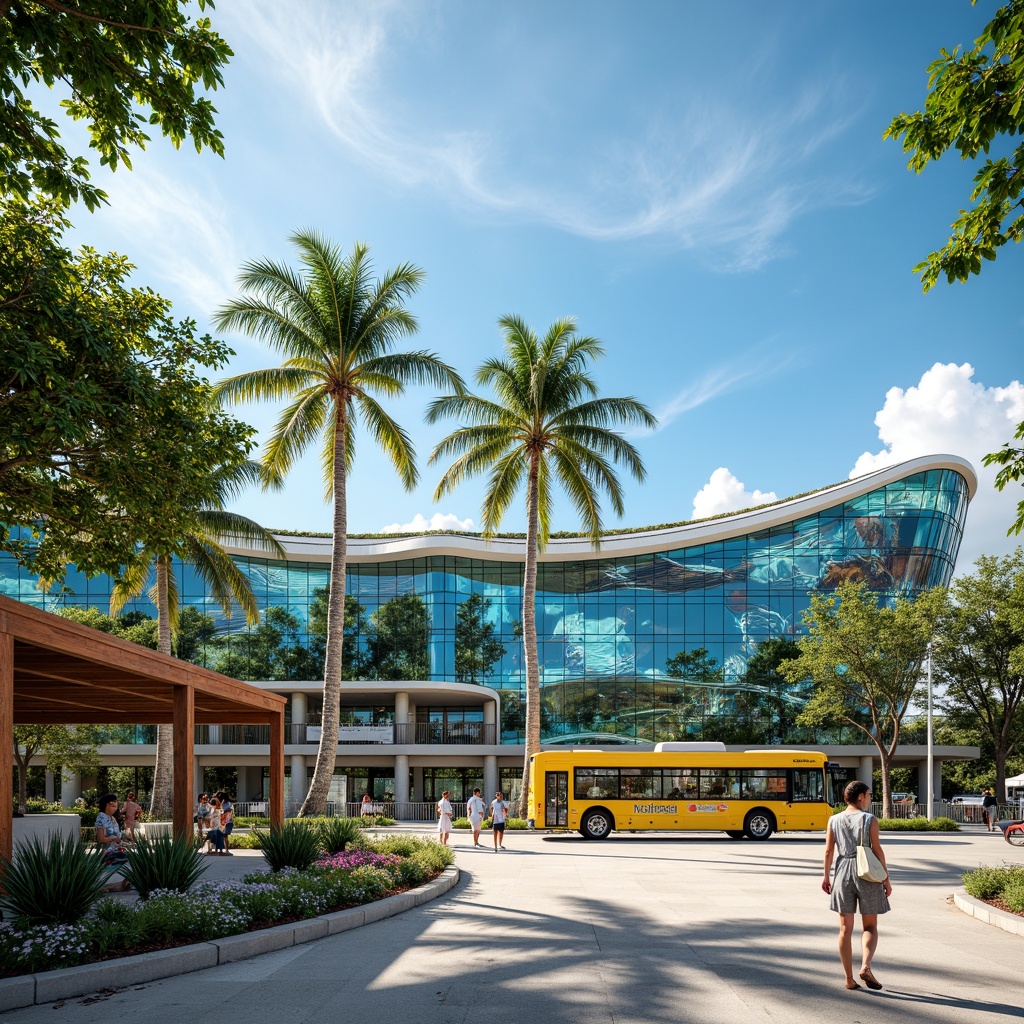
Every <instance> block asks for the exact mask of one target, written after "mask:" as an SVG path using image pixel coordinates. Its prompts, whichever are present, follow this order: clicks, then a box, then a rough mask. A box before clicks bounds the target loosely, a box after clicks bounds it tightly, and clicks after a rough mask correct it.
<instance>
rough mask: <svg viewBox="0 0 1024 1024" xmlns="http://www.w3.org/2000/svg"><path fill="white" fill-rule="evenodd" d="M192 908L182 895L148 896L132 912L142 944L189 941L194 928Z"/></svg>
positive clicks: (157, 891)
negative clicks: (134, 915)
mask: <svg viewBox="0 0 1024 1024" xmlns="http://www.w3.org/2000/svg"><path fill="white" fill-rule="evenodd" d="M194 906H195V904H194V902H193V901H192V899H191V897H189V896H187V895H185V893H181V892H161V891H159V890H155V891H153V892H151V893H150V894H149V896H148V898H147V899H145V900H143V901H142V902H140V903H139V905H138V910H137V911H136V914H137V915H138V925H139V932H140V934H141V936H142V940H143V941H144V942H146V941H150V942H162V943H167V942H176V941H178V940H179V939H187V938H190V937H191V935H192V934H193V928H194V925H195V914H194V912H193V908H194Z"/></svg>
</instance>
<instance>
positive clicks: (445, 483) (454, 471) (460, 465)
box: [430, 427, 514, 501]
mask: <svg viewBox="0 0 1024 1024" xmlns="http://www.w3.org/2000/svg"><path fill="white" fill-rule="evenodd" d="M480 429H481V428H479V427H467V428H466V431H467V432H475V431H478V430H480ZM487 429H488V430H490V429H494V428H487ZM453 436H454V435H453ZM451 440H452V438H451V437H448V438H446V439H445V441H451ZM445 441H442V442H441V444H440V445H439V446H438V447H437V448H435V449H434V452H433V453H432V454H431V457H430V460H431V462H433V461H434V460H435V457H436V456H439V455H441V454H450V452H451V451H454V449H450V450H449V449H446V448H445ZM513 441H514V438H512V437H510V435H509V434H508V433H506V432H504V431H502V432H496V433H495V434H494V436H493V437H492V438H491V439H490V440H485V441H482V442H480V443H479V444H474V445H472V447H470V448H469V450H468V451H466V452H465V454H464V455H463V456H462V457H461V458H458V459H456V460H455V462H453V463H452V464H451V465H450V466H449V467H448V469H447V470H446V471H445V473H444V475H443V476H442V477H441V480H440V482H439V483H438V485H437V487H436V489H435V490H434V501H440V500H441V499H442V498H443V497H445V495H447V494H450V493H451V492H452V491H454V490H455V488H456V487H458V485H459V484H460V483H462V481H463V480H464V479H466V478H467V477H471V476H476V475H477V474H478V473H485V472H487V470H489V469H492V468H493V467H494V465H495V463H496V462H497V461H498V460H499V459H501V458H503V457H504V456H505V455H506V454H507V453H508V447H509V444H511V443H512V442H513Z"/></svg>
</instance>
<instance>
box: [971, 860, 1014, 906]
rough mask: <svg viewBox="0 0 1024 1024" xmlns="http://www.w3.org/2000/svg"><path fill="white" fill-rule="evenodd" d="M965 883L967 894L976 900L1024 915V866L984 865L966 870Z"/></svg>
mask: <svg viewBox="0 0 1024 1024" xmlns="http://www.w3.org/2000/svg"><path fill="white" fill-rule="evenodd" d="M963 883H964V889H965V890H966V891H967V894H968V895H969V896H973V897H974V898H975V899H976V900H982V901H983V902H984V903H988V904H989V905H990V906H993V907H996V908H997V909H999V910H1005V911H1008V912H1009V913H1011V914H1017V915H1018V916H1020V917H1024V867H1021V866H1019V865H1015V864H1014V865H1006V866H1004V867H992V866H988V867H986V866H984V865H982V866H981V867H979V868H977V869H975V870H974V871H968V872H965V874H964V875H963Z"/></svg>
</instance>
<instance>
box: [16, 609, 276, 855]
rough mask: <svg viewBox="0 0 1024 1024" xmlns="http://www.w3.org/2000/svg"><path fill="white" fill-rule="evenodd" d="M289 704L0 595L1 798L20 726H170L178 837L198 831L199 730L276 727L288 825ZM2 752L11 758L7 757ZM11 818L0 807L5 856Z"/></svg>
mask: <svg viewBox="0 0 1024 1024" xmlns="http://www.w3.org/2000/svg"><path fill="white" fill-rule="evenodd" d="M285 703H286V699H285V698H284V697H281V696H278V695H277V694H275V693H267V692H266V691H264V690H260V689H258V688H257V687H255V686H250V685H249V684H248V683H242V682H239V681H238V680H237V679H231V678H229V677H228V676H222V675H220V674H219V673H218V672H212V671H210V670H209V669H205V668H200V667H199V666H198V665H193V664H191V663H190V662H187V661H179V660H177V659H176V658H169V657H167V656H166V655H163V654H157V653H156V652H155V651H150V650H147V649H146V648H144V647H139V646H138V645H136V644H133V643H129V642H128V641H127V640H121V639H119V638H117V637H113V636H109V635H108V634H106V633H100V632H99V631H98V630H95V629H90V628H89V627H88V626H82V625H80V624H79V623H77V622H72V621H71V620H70V619H65V618H63V617H62V616H60V615H51V614H50V613H49V612H43V611H39V610H38V609H37V608H32V607H31V606H29V605H26V604H22V603H21V602H19V601H14V600H12V599H11V598H9V597H4V596H2V595H0V795H3V794H5V793H6V794H7V797H6V799H10V796H11V793H12V792H13V788H14V760H13V750H14V726H15V725H165V724H171V725H173V727H174V834H175V835H188V834H189V833H191V831H192V815H193V809H192V807H193V803H194V801H195V793H196V789H195V780H194V779H193V765H194V744H195V726H196V725H197V724H209V725H221V724H225V725H235V724H238V725H249V724H258V725H265V724H268V725H269V726H270V816H271V822H272V823H273V824H274V825H275V826H278V827H279V826H280V825H282V824H283V821H284V708H285ZM4 750H6V751H7V754H6V755H4V754H2V751H4ZM12 832H13V826H12V819H11V814H10V811H9V810H8V811H7V812H6V813H5V812H3V811H0V854H3V855H4V856H5V857H8V858H9V857H10V856H11V848H12Z"/></svg>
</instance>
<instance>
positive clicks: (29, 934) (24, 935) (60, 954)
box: [12, 921, 89, 972]
mask: <svg viewBox="0 0 1024 1024" xmlns="http://www.w3.org/2000/svg"><path fill="white" fill-rule="evenodd" d="M12 935H14V936H16V937H17V940H18V943H19V948H18V950H17V952H16V957H17V960H16V963H17V965H18V969H19V970H22V971H27V972H33V971H51V970H53V969H54V968H56V967H74V966H75V965H76V964H80V963H81V962H82V961H83V960H86V959H87V958H88V955H89V942H88V939H87V938H86V925H85V922H83V921H79V922H78V923H76V924H44V925H36V926H35V927H33V928H26V929H25V930H23V931H21V932H13V933H12Z"/></svg>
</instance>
